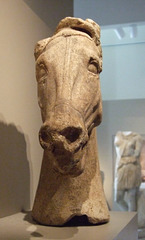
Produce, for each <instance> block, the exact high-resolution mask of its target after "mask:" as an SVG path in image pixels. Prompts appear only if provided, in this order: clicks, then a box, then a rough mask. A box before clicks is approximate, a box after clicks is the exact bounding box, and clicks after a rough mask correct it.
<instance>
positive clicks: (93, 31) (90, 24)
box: [34, 17, 102, 67]
mask: <svg viewBox="0 0 145 240" xmlns="http://www.w3.org/2000/svg"><path fill="white" fill-rule="evenodd" d="M65 29H70V30H75V31H79V33H80V35H81V33H82V34H87V35H88V36H89V37H90V38H91V39H92V40H93V41H94V43H95V45H96V46H97V47H98V51H99V57H100V60H102V49H101V44H100V27H99V25H98V24H97V23H95V22H94V21H93V20H91V19H86V20H83V19H81V18H74V17H66V18H64V19H62V20H61V21H60V22H59V24H58V26H57V28H56V31H55V33H54V34H53V36H52V37H51V38H46V39H43V40H41V41H39V42H38V43H37V44H36V47H35V51H34V55H35V59H37V58H38V57H39V56H40V55H41V54H42V53H43V52H44V51H45V50H46V47H47V44H48V43H49V42H50V41H51V40H52V39H53V38H55V36H57V35H58V34H59V33H60V32H61V31H63V30H65ZM100 67H101V66H100Z"/></svg>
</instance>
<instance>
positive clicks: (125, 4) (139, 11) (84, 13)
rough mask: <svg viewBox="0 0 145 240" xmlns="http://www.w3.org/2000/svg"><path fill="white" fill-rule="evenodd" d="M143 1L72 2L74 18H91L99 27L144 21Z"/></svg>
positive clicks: (144, 4)
mask: <svg viewBox="0 0 145 240" xmlns="http://www.w3.org/2000/svg"><path fill="white" fill-rule="evenodd" d="M144 9H145V1H136V0H132V1H130V0H123V1H116V0H110V1H108V0H103V1H102V0H97V1H96V0H91V1H90V0H74V16H75V17H80V18H84V19H86V18H92V19H93V20H94V21H96V22H98V24H99V25H101V26H107V25H114V24H123V23H134V22H142V21H144V19H145V17H144V15H145V14H144Z"/></svg>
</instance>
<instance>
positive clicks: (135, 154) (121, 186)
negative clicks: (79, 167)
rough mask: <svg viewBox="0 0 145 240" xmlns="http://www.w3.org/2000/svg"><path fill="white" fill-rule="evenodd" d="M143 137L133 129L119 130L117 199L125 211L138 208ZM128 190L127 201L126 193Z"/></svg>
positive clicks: (116, 177) (117, 135)
mask: <svg viewBox="0 0 145 240" xmlns="http://www.w3.org/2000/svg"><path fill="white" fill-rule="evenodd" d="M142 142H143V139H142V137H141V136H140V135H139V134H137V133H135V132H131V131H126V132H120V131H119V132H117V134H116V136H115V140H114V144H115V147H116V153H117V159H116V175H115V201H116V202H117V203H118V204H119V206H120V208H121V209H122V210H125V211H136V210H137V194H138V190H139V186H140V184H141V165H140V160H139V157H140V152H141V148H142ZM126 192H127V201H126V199H125V193H126Z"/></svg>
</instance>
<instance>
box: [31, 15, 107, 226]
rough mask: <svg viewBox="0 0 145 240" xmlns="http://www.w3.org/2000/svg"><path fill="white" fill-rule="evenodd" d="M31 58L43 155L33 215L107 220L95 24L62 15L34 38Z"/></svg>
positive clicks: (50, 221)
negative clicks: (48, 35)
mask: <svg viewBox="0 0 145 240" xmlns="http://www.w3.org/2000/svg"><path fill="white" fill-rule="evenodd" d="M35 58H36V78H37V82H38V100H39V106H40V108H41V114H42V120H43V125H42V127H41V129H40V132H39V139H40V144H41V145H42V147H43V148H44V155H43V162H42V169H41V174H40V180H39V185H38V189H37V193H36V198H35V202H34V206H33V210H32V216H33V218H34V219H35V220H36V221H37V222H39V223H41V224H45V225H63V224H64V223H66V222H67V221H69V220H70V219H71V218H73V217H74V216H84V215H85V216H87V218H88V220H89V222H90V223H93V224H96V223H102V222H107V221H108V220H109V215H108V208H107V205H106V200H105V197H104V192H103V188H102V182H101V177H100V169H99V163H98V153H97V148H96V129H95V127H96V126H97V125H99V124H100V122H101V118H102V102H101V93H100V83H99V73H100V72H101V70H102V50H101V46H100V28H99V26H98V25H97V24H96V23H95V22H94V21H92V20H90V19H87V20H86V21H83V20H82V19H79V18H71V17H68V18H65V19H63V20H62V21H61V22H60V23H59V25H58V27H57V29H56V32H55V34H54V35H53V36H52V37H51V38H47V39H44V40H42V41H40V42H38V44H37V46H36V48H35Z"/></svg>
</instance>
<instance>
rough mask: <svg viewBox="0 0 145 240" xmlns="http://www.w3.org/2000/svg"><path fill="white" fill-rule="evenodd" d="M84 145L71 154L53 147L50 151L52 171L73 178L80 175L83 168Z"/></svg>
mask: <svg viewBox="0 0 145 240" xmlns="http://www.w3.org/2000/svg"><path fill="white" fill-rule="evenodd" d="M86 144H87V143H85V145H83V146H82V145H81V146H79V147H77V148H76V149H74V151H72V152H71V151H68V150H66V149H64V148H63V147H62V148H61V147H60V146H59V148H58V147H56V146H55V147H54V148H53V150H52V154H53V164H54V169H55V170H56V171H58V172H60V173H61V174H63V175H70V176H74V177H75V176H78V175H80V174H81V173H82V172H83V170H84V167H85V154H86V148H85V146H86Z"/></svg>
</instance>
